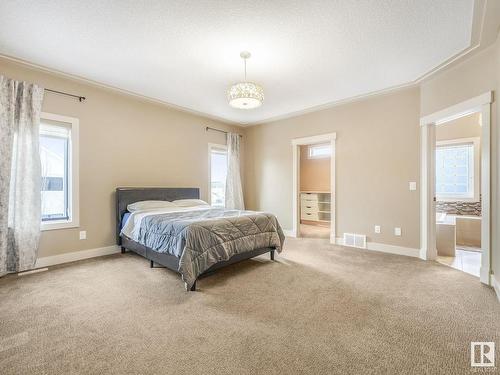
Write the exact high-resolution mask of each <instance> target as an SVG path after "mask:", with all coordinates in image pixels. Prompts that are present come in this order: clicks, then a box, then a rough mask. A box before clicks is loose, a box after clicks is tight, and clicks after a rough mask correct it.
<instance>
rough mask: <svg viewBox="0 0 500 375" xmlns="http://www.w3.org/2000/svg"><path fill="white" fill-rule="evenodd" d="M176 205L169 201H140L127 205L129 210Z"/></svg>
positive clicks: (153, 208)
mask: <svg viewBox="0 0 500 375" xmlns="http://www.w3.org/2000/svg"><path fill="white" fill-rule="evenodd" d="M166 207H176V206H175V204H173V203H172V202H168V201H139V202H134V203H131V204H129V205H128V206H127V210H129V212H134V211H142V210H156V209H159V208H166Z"/></svg>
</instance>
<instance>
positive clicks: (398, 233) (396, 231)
mask: <svg viewBox="0 0 500 375" xmlns="http://www.w3.org/2000/svg"><path fill="white" fill-rule="evenodd" d="M394 235H395V236H397V237H400V236H401V228H394Z"/></svg>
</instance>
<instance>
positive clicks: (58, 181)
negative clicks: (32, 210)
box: [40, 113, 78, 230]
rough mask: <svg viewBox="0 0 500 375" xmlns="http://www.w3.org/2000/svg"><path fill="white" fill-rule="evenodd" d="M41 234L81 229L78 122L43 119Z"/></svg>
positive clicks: (46, 116) (45, 116)
mask: <svg viewBox="0 0 500 375" xmlns="http://www.w3.org/2000/svg"><path fill="white" fill-rule="evenodd" d="M40 161H41V172H42V184H41V195H42V230H49V229H61V228H71V227H77V226H78V120H77V119H73V118H68V117H64V116H58V115H53V114H50V113H42V115H41V119H40Z"/></svg>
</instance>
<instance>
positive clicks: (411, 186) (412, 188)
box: [410, 181, 417, 191]
mask: <svg viewBox="0 0 500 375" xmlns="http://www.w3.org/2000/svg"><path fill="white" fill-rule="evenodd" d="M415 190H417V183H416V182H415V181H411V182H410V191H415Z"/></svg>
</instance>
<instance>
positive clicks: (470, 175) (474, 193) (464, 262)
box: [435, 112, 482, 277]
mask: <svg viewBox="0 0 500 375" xmlns="http://www.w3.org/2000/svg"><path fill="white" fill-rule="evenodd" d="M435 149H436V151H435V155H436V156H435V160H436V164H435V172H436V178H435V183H436V188H435V192H436V250H437V261H438V262H440V263H442V264H445V265H448V266H450V267H453V268H456V269H458V270H460V271H463V272H467V273H469V274H471V275H474V276H477V277H479V274H480V268H481V253H482V249H481V164H480V155H481V151H480V150H481V113H480V112H474V113H471V114H469V115H466V116H463V117H460V118H457V119H453V120H451V121H447V122H444V123H440V124H438V125H436V144H435Z"/></svg>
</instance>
